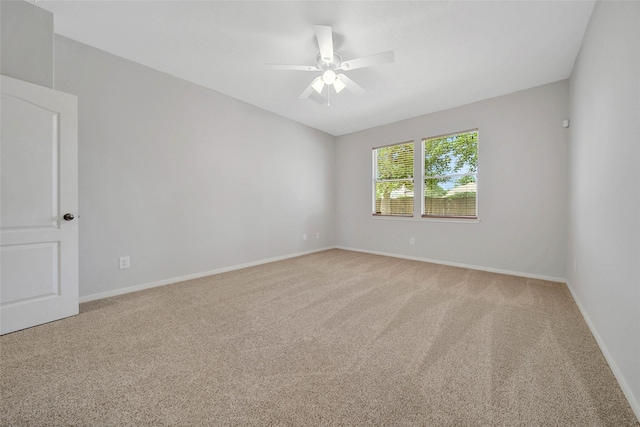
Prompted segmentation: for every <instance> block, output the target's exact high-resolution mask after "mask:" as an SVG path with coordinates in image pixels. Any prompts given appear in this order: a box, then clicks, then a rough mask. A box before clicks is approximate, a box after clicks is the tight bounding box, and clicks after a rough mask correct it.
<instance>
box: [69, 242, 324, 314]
mask: <svg viewBox="0 0 640 427" xmlns="http://www.w3.org/2000/svg"><path fill="white" fill-rule="evenodd" d="M334 248H335V246H328V247H325V248H319V249H313V250H310V251H304V252H296V253H292V254H287V255H281V256H277V257H273V258H266V259H261V260H258V261H252V262H247V263H244V264H237V265H232V266H229V267H221V268H216V269H215V270H210V271H204V272H201V273H194V274H187V275H185V276H179V277H172V278H170V279H164V280H158V281H157V282H151V283H143V284H141V285H135V286H129V287H127V288H120V289H114V290H112V291H106V292H100V293H97V294H91V295H85V296H82V297H80V302H81V303H83V302H89V301H94V300H98V299H102V298H109V297H114V296H117V295H123V294H128V293H131V292H137V291H142V290H144V289H150V288H156V287H158V286H165V285H171V284H173V283H178V282H184V281H185V280H191V279H198V278H200V277H205V276H213V275H215V274H220V273H226V272H228V271H233V270H240V269H242V268H247V267H254V266H256V265H261V264H268V263H270V262H275V261H282V260H285V259H289V258H295V257H299V256H302V255H308V254H312V253H315V252H322V251H326V250H329V249H334Z"/></svg>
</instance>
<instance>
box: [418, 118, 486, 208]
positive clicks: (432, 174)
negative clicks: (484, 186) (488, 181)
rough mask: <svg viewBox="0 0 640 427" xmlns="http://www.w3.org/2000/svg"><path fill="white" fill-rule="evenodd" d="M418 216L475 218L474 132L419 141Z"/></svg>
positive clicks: (476, 144)
mask: <svg viewBox="0 0 640 427" xmlns="http://www.w3.org/2000/svg"><path fill="white" fill-rule="evenodd" d="M422 153H423V159H424V175H423V181H422V182H423V183H424V204H423V207H422V216H423V217H425V218H428V217H445V218H474V219H475V218H477V217H478V213H477V212H478V210H477V203H478V201H477V200H478V199H477V193H478V189H477V173H478V131H477V130H473V131H469V132H464V133H459V134H454V135H446V136H439V137H436V138H428V139H423V140H422Z"/></svg>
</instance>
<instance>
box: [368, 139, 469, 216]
mask: <svg viewBox="0 0 640 427" xmlns="http://www.w3.org/2000/svg"><path fill="white" fill-rule="evenodd" d="M469 132H478V148H477V150H478V155H479V150H480V147H479V144H480V130H479V128H473V129H468V130H462V131H456V132H450V133H445V134H442V135H435V136H429V137H424V138H417V139H412V140H408V141H404V142H398V143H393V144H387V145H381V146H377V147H374V148H372V156H371V171H372V185H371V212H372V216H371V217H372V219H382V220H397V221H420V222H450V223H465V224H470V223H479V222H480V212H479V204H478V199H479V197H478V193H479V192H480V183H479V182H480V178H479V177H480V171H479V167H476V172H473V173H469V172H467V173H456V174H451V175H442V177H445V176H446V177H461V176H474V177H475V179H476V201H475V203H476V206H475V211H476V215H475V216H447V215H443V216H434V215H425V214H424V212H425V188H426V186H425V180H426V179H427V178H439V177H440V176H428V177H427V176H425V167H424V166H425V165H424V163H425V162H424V159H425V154H426V153H425V150H426V141H428V140H430V139H435V138H443V137H447V136H455V135H460V134H464V133H469ZM418 142H420V147H421V150H420V153H419V154H420V156H419V158H418V156H417V155H416V151H417V150H416V146H417V145H418V144H417V143H418ZM410 143H412V144H413V157H414V163H413V174H412V175H413V176H412V177H411V179H410V180H409V179H406V178H404V179H402V180H400V181H408V182H412V183H413V192H414V197H413V206H414V209H413V214H411V215H409V214H407V215H382V214H378V213H377V212H376V182H378V180H377V177H376V175H377V166H378V165H377V151H376V150H378V149H379V148H385V147H392V146H394V145H403V144H410ZM417 168H419V169H417ZM416 170H419V171H420V175H419V176H420V178H421V179H420V180H416ZM396 181H399V180H396ZM416 195H419V197H420V203H419V204H418V203H416ZM418 205H419V206H418ZM418 208H419V209H418Z"/></svg>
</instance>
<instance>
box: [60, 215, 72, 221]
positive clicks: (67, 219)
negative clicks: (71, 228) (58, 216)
mask: <svg viewBox="0 0 640 427" xmlns="http://www.w3.org/2000/svg"><path fill="white" fill-rule="evenodd" d="M62 218H63V219H64V220H65V221H71V220H72V219H73V218H74V217H73V215H72V214H70V213H66V214H64V216H63V217H62Z"/></svg>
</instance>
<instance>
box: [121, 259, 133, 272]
mask: <svg viewBox="0 0 640 427" xmlns="http://www.w3.org/2000/svg"><path fill="white" fill-rule="evenodd" d="M129 267H131V258H129V257H128V256H121V257H120V270H122V269H125V268H129Z"/></svg>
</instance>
